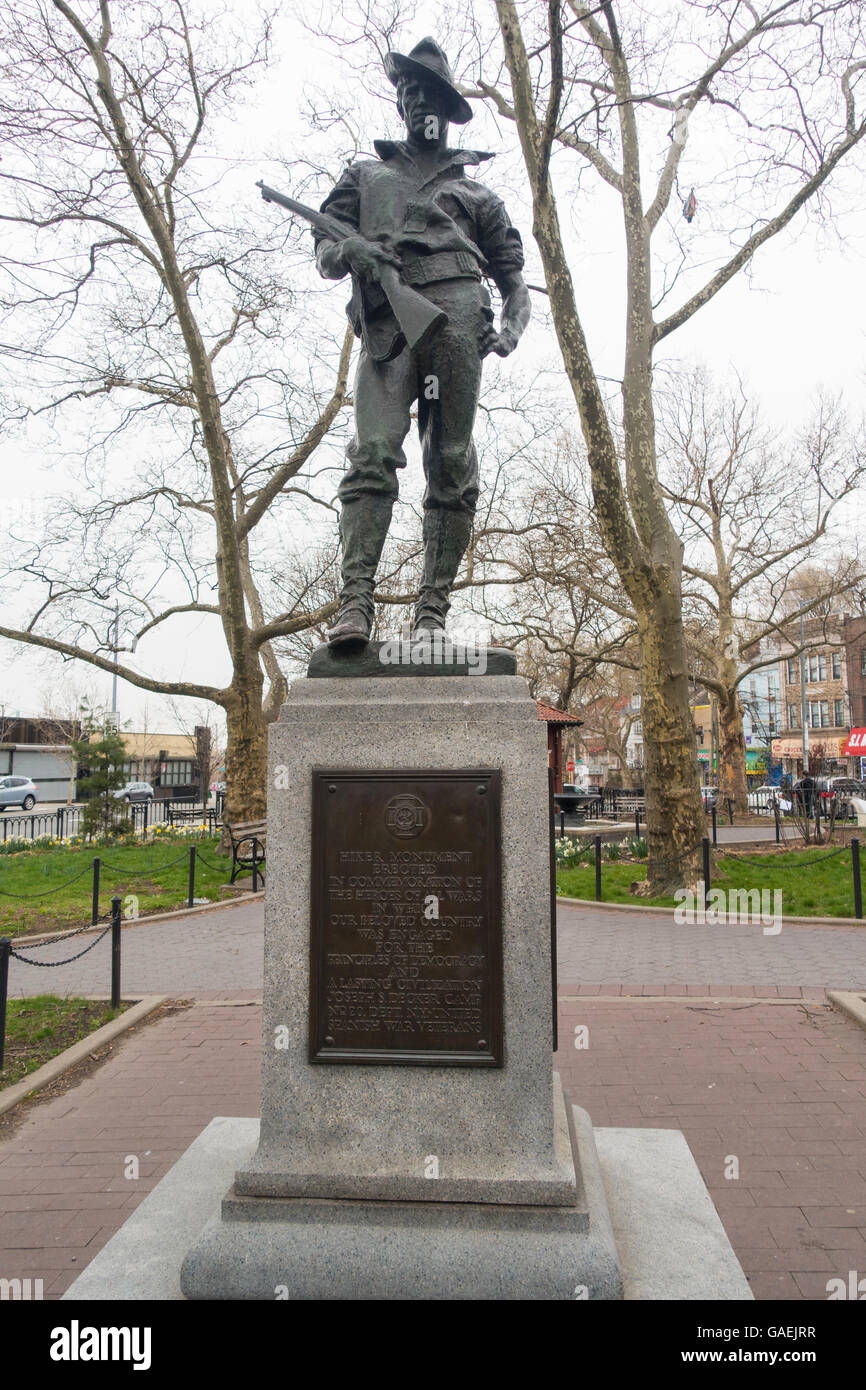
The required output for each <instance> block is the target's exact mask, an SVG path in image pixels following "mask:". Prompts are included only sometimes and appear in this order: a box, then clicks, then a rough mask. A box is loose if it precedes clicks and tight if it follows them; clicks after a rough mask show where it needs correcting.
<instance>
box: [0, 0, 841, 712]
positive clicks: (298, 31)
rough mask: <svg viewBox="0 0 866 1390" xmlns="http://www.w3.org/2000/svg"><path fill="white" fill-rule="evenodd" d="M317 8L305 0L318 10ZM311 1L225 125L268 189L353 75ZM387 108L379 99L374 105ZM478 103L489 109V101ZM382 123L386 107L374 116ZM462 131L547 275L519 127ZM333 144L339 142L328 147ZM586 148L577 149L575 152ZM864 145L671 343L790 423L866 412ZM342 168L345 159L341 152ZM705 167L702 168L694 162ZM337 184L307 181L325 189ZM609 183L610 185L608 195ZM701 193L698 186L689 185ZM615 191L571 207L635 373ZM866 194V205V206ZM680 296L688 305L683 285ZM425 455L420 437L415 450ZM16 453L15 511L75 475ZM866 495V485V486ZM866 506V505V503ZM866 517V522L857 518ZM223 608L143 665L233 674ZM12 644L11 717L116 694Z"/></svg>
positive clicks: (336, 167) (712, 201) (145, 708)
mask: <svg viewBox="0 0 866 1390" xmlns="http://www.w3.org/2000/svg"><path fill="white" fill-rule="evenodd" d="M228 5H229V8H231V9H233V10H234V11H235V12H236V13H238V14H244V13H245V12H246V10H247V6H246V5H245V4H244V3H243V0H228ZM416 9H417V13H416V14H415V15H414V16H408V7H407V24H406V26H405V29H404V33H403V35H402V36H401V46H402V48H403V51H406V50H407V49H408V48H410V47H411V46H412V45H413V44H414V43H415V42H417V40H418V39H420V38H421V37H423V36H424V35H425V34H428V33H429V34H433V35H434V36H436V35H437V34H438V32H439V29H438V15H439V7H438V6H436V5H419V6H418V7H416ZM304 12H305V13H307V12H308V11H307V9H306V7H305V10H304ZM297 13H298V10H297V8H296V7H295V6H293V5H288V6H286V5H284V6H283V10H282V14H281V18H280V20H279V22H278V24H277V28H276V51H277V57H276V59H275V62H274V65H273V67H272V68H271V69H270V70H269V71H268V72H267V73H266V74H265V75H264V76H263V78H262V80H261V84H260V86H259V88H258V89H257V92H256V94H255V96H254V97H253V98H252V99H251V100H249V101H248V104H247V109H246V111H245V112H244V114H243V117H242V119H239V120H234V121H233V122H232V123H231V125H230V126H229V127H227V128H226V130H225V132H224V142H225V143H224V146H223V148H224V149H225V151H226V154H227V155H229V156H230V157H231V159H232V160H233V161H234V162H235V164H236V168H237V175H238V177H237V180H236V183H235V186H236V188H237V189H238V190H242V189H245V188H248V190H249V196H250V198H255V197H257V196H258V195H257V193H256V190H255V189H254V187H253V184H254V180H255V179H256V178H258V177H264V178H265V179H266V180H268V181H271V182H272V181H276V179H277V177H278V176H279V164H278V163H277V162H276V160H275V159H274V158H273V157H272V158H268V157H267V156H268V154H269V153H270V154H271V155H272V156H274V155H276V154H277V152H278V151H279V150H281V149H282V150H285V151H286V152H287V153H289V152H294V151H295V150H296V149H297V148H298V146H299V144H301V142H302V141H303V140H305V139H308V138H309V134H308V131H307V130H306V127H305V126H304V125H303V123H302V122H301V120H300V118H299V114H298V113H299V111H300V110H301V109H302V107H303V105H304V102H305V99H306V98H309V97H310V96H311V92H312V98H311V99H312V100H314V101H315V100H316V97H315V92H316V91H327V90H329V89H330V90H334V88H335V87H337V86H338V85H339V84H342V83H345V81H346V71H347V69H346V62H347V56H349V57H350V56H351V55H347V53H346V50H345V49H341V48H339V47H338V46H337V45H336V44H333V43H329V41H328V40H327V39H325V38H321V37H317V38H313V37H311V36H310V35H309V34H308V33H306V32H305V31H304V29H303V28H302V27H301V25H300V24H299V22H298V20H297V18H296V15H297ZM381 95H382V97H383V98H386V97H388V96H389V95H391V100H390V101H389V102H388V104H384V102H383V104H382V105H381V107H380V108H379V112H380V115H379V119H378V124H376V127H375V128H371V129H370V130H369V132H368V140H367V145H368V148H369V146H370V145H371V143H372V140H373V138H375V137H376V136H378V135H380V134H392V135H396V134H398V132H399V127H398V122H397V118H396V112H395V110H394V106H393V96H392V93H391V89H390V88H389V86H388V83H387V81H385V80H384V79H383V81H382V87H381ZM366 109H368V110H370V111H371V112H376V111H377V107H376V105H375V104H374V103H373V102H372V101H371V103H370V104H369V105H368V107H367V108H366ZM476 109H478V107H477V104H476ZM370 120H371V124H374V123H376V121H377V116H376V115H371V117H370ZM451 136H452V142H453V143H460V144H465V145H470V146H480V147H481V148H485V149H491V150H494V151H496V152H497V158H496V160H494V161H492V162H491V163H490V164H488V165H486V166H484V167H483V169H482V171H481V177H482V179H483V180H484V181H486V182H488V183H490V184H492V186H494V187H495V188H496V189H497V191H498V192H500V193H501V194H502V196H503V197H504V198H505V200H506V202H507V205H508V207H509V211H510V213H511V216H512V220H513V221H514V222H515V223H516V224H517V225H518V227H519V228H520V230H521V232H522V234H523V240H524V244H525V246H526V249H527V262H528V269H527V278H528V279H530V280H533V281H534V282H535V283H540V282H541V281H542V275H541V270H540V265H539V258H538V254H537V251H536V249H535V246H534V243H533V240H532V235H531V222H532V218H531V211H530V209H529V205H528V199H527V197H526V194H525V190H524V188H523V187H522V179H521V170H522V166H521V164H520V160H519V152H518V149H517V141H516V134H515V131H514V128H513V127H512V126H511V125H510V124H509V123H508V122H498V123H497V122H496V121H494V120H493V119H492V117H491V116H490V114H489V112H487V111H486V110H480V109H478V116H477V118H476V119H475V120H474V121H473V122H472V124H471V125H469V126H466V127H463V128H462V129H458V128H453V127H452V131H451ZM322 148H324V146H323V147H322ZM569 158H571V156H569ZM564 159H565V157H564V156H559V157H558V163H557V165H556V170H557V178H558V179H559V180H560V182H559V183H558V184H557V191H558V194H559V197H560V202H561V205H562V203H563V201H567V198H566V199H564V197H563V192H564V190H565V191H566V193H567V181H568V168H569V166H568V165H567V164H566V163H565V162H564ZM863 166H864V154H863V151H862V147H861V148H860V150H859V151H858V152H855V157H854V160H853V161H852V163H851V166H850V168H848V169H847V171H846V172H845V174H844V175H843V177H842V178H841V180H840V181H839V185H838V193H835V192H831V198H830V202H831V205H832V207H833V209H834V212H835V213H836V221H835V224H834V226H833V227H832V228H829V229H828V228H826V227H821V226H819V225H818V224H817V223H816V222H815V220H813V219H805V218H802V219H800V220H798V221H795V223H794V224H793V226H792V228H791V229H790V230H788V231H786V232H784V233H782V234H781V235H780V236H779V237H778V238H775V239H774V240H772V241H771V242H770V243H769V245H768V246H767V247H765V248H764V249H763V250H762V251H761V252H759V254H758V257H757V258H756V260H755V262H754V264H753V268H752V272H751V274H750V275H749V277H748V278H747V277H746V276H744V275H741V276H739V277H737V278H736V279H735V280H734V282H733V283H732V284H730V285H729V286H727V287H726V288H725V289H724V290H723V291H722V292H721V293H720V294H719V295H718V296H717V297H716V299H715V300H714V301H713V302H712V303H711V304H710V305H709V306H707V308H705V309H704V310H703V311H701V313H699V314H698V315H696V316H695V317H694V319H693V320H692V321H691V323H690V324H688V325H687V326H686V327H684V328H683V329H681V330H680V331H679V332H678V333H676V334H675V335H673V336H672V338H671V339H668V340H667V341H666V342H665V344H664V345H663V350H662V353H661V357H662V358H667V357H676V358H678V359H681V360H683V359H685V360H691V361H696V362H702V363H704V364H706V365H707V366H708V367H709V368H710V369H711V370H712V371H713V372H715V373H717V374H719V375H728V374H730V373H732V372H734V371H735V372H736V373H737V374H739V376H741V377H742V378H743V379H744V380H745V381H746V382H747V383H748V387H749V390H750V394H751V395H752V396H753V397H754V399H756V400H757V401H759V402H760V404H761V406H762V408H763V409H764V410H765V412H766V414H767V416H768V418H769V419H771V420H772V421H774V422H775V423H776V424H778V425H779V426H780V427H784V426H786V425H789V424H797V423H800V422H804V419H805V414H806V412H807V410H808V406H809V404H810V402H811V400H813V399H814V396H815V393H816V391H817V389H818V388H820V387H822V386H823V387H825V388H829V389H830V390H831V391H832V392H834V393H836V392H840V393H842V395H843V397H844V399H845V402H846V404H847V406H848V409H849V410H850V412H851V413H852V415H854V416H855V417H857V416H860V415H861V414H862V413H863V409H864V403H866V315H864V313H863V304H864V302H866V210H864V208H863V200H862V196H858V195H856V193H855V191H854V190H856V189H857V188H859V189H861V190H862V186H863V182H862V181H863ZM332 172H333V176H334V177H336V176H337V175H338V174H339V172H340V162H339V158H338V157H337V156H336V155H335V156H334V164H333V170H332ZM693 172H694V171H693ZM326 192H327V184H326V183H325V182H323V183H322V186H321V187H319V188H318V189H315V190H309V191H308V192H307V194H306V196H307V198H308V201H312V198H313V194H314V193H317V194H318V195H319V197H323V196H324V195H325V193H326ZM606 192H607V190H606V191H605V193H606ZM686 192H688V189H686ZM605 193H602V194H601V195H595V196H591V197H590V196H587V197H586V198H582V199H580V200H579V201H578V200H573V201H572V203H571V206H570V207H568V208H567V210H566V215H567V220H568V224H569V236H570V252H571V256H572V264H573V270H574V279H575V284H576V289H577V295H578V302H579V308H580V310H581V313H582V316H583V320H584V323H585V326H586V329H587V333H588V337H589V342H590V346H591V349H592V351H593V354H594V357H595V360H596V365H597V369H598V371H599V373H601V374H602V375H604V376H608V377H610V378H613V379H616V378H618V377H619V375H620V371H621V369H620V361H621V353H622V340H623V339H622V241H621V235H620V227H619V222H618V220H617V216H616V213H617V209H616V205H615V202H614V200H613V198H612V197H607V196H605ZM696 197H697V203H698V207H697V215H696V217H695V220H694V222H693V223H692V224H691V226H689V227H687V225H686V223H685V222H682V223H681V226H680V231H681V233H682V235H683V237H684V238H692V239H695V241H696V243H697V244H698V245H700V238H701V237H702V236H705V235H706V234H707V228H708V226H709V225H710V224H711V223H712V225H713V226H715V227H716V228H718V227H719V226H720V225H722V224H723V222H724V214H725V209H724V206H723V205H721V206H720V204H719V198H718V196H717V192H716V190H715V189H714V185H713V183H712V182H711V183H710V184H709V186H707V187H704V186H703V185H702V184H701V182H700V179H699V178H698V179H697V180H696ZM858 203H859V205H860V206H859V208H858V206H857V205H858ZM331 296H332V300H333V309H334V313H335V314H337V315H339V313H340V312H341V309H342V305H343V304H344V302H345V297H346V296H345V292H344V286H342V285H340V286H335V287H334V288H333V290H332V291H331ZM534 300H535V303H536V311H537V312H536V315H535V319H534V322H533V325H532V326H531V328H530V331H529V332H528V334H527V336H526V339H525V340H524V342H523V343H522V344H521V346H520V349H519V351H518V353H517V354H515V356H514V357H513V358H511V359H510V360H509V362H508V363H507V364H505V365H504V368H503V369H504V370H505V371H506V373H507V372H508V371H512V372H517V373H520V372H525V371H526V370H527V367H528V366H529V365H530V364H534V363H541V362H554V363H555V362H556V361H557V358H556V343H555V339H554V337H553V334H552V331H551V329H550V327H549V324H547V323H546V322H545V321H544V314H543V311H542V312H541V313H539V312H538V310H539V309H540V308H542V305H541V301H540V298H539V296H534ZM674 302H679V301H678V299H676V298H675V300H674ZM410 460H411V461H413V462H412V466H414V467H417V450H416V451H415V452H414V453H412V454H410ZM13 462H14V466H12V467H10V466H9V461H8V460H7V463H6V465H5V467H4V473H3V483H2V502H3V511H4V515H5V516H6V517H7V519H8V518H11V517H20V516H21V515H22V514H26V512H27V511H28V509H29V510H30V511H31V512H32V513H33V515H34V517H35V516H36V515H37V514H38V510H39V507H40V504H41V500H42V498H43V497H44V496H45V495H46V493H47V492H51V491H56V490H58V489H59V488H60V487H62V483H63V478H62V476H58V467H57V462H56V460H55V459H48V460H46V459H45V458H43V457H41V456H40V455H39V454H38V453H37V452H35V451H34V450H30V451H28V449H27V445H26V442H25V443H24V444H23V445H22V446H21V447H20V448H18V446H16V457H15V460H14V461H13ZM861 504H862V498H861ZM861 516H862V513H861ZM852 520H853V524H854V525H857V526H858V529H861V528H862V521H861V519H860V518H859V517H857V516H856V515H854V516H853V518H852ZM10 602H11V596H10V595H9V594H8V593H6V594H4V595H3V607H4V610H5V612H6V614H7V616H9V617H13V616H14V617H18V616H19V615H18V614H14V613H13V611H12V609H11V608H10V606H9V605H10ZM212 623H213V620H210V619H202V618H200V617H198V616H193V617H191V618H190V619H180V620H179V621H178V622H177V623H176V625H174V626H173V627H172V628H171V634H170V635H169V634H167V633H166V634H164V635H163V636H162V637H161V638H160V640H159V643H158V646H157V645H156V644H154V645H153V646H152V647H151V648H150V649H149V651H148V652H145V651H144V650H142V653H141V657H142V665H143V668H144V669H148V666H147V664H146V663H147V661H150V662H151V663H152V666H153V667H154V668H159V669H160V670H161V671H162V672H163V673H164V674H166V675H170V676H172V677H174V678H190V677H197V678H201V679H204V680H214V679H216V680H223V679H225V678H226V675H227V668H226V665H225V663H224V662H223V661H222V659H221V657H220V656H219V655H215V652H216V645H215V644H214V642H213V640H212V634H213V626H212ZM11 658H12V649H11V647H9V646H8V644H5V643H4V644H3V646H2V660H3V682H2V693H0V705H2V706H4V707H5V711H6V713H7V715H8V714H15V713H17V712H19V711H20V712H21V713H22V714H34V713H38V712H39V711H40V709H41V707H42V705H43V703H44V698H45V697H46V695H47V694H49V692H50V691H51V690H52V688H55V689H56V683H57V681H58V680H59V679H66V678H68V677H69V676H70V675H71V676H72V679H73V680H74V681H75V682H76V683H77V685H78V687H79V688H81V689H85V688H86V689H89V690H90V691H91V692H92V693H93V694H94V695H97V696H98V695H100V694H101V695H102V696H103V697H104V698H105V699H106V701H109V700H110V693H111V691H110V687H111V678H110V677H109V676H103V675H102V674H101V673H99V672H96V671H94V670H93V669H92V668H90V669H86V668H83V667H80V668H76V669H75V671H74V673H73V668H72V667H70V666H68V665H67V666H61V665H60V664H59V663H54V662H53V660H52V659H51V658H48V657H45V656H40V655H38V654H36V653H33V652H28V651H25V652H24V653H23V654H22V655H20V656H19V657H18V658H17V659H15V660H14V661H13V660H12V659H11ZM119 704H120V717H121V720H122V721H126V720H131V721H132V723H133V725H135V726H140V725H141V724H142V722H144V720H145V719H146V722H147V724H148V725H149V727H151V728H163V729H166V730H168V729H170V728H173V727H174V726H175V719H174V716H173V714H172V712H171V710H170V709H169V708H168V707H167V705H166V704H165V703H164V702H162V701H161V700H160V697H158V696H153V695H147V694H146V693H145V692H142V691H139V690H137V689H136V688H134V687H132V686H130V685H128V684H126V683H125V682H121V683H120V699H119Z"/></svg>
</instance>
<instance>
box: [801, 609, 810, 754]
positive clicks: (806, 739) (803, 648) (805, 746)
mask: <svg viewBox="0 0 866 1390" xmlns="http://www.w3.org/2000/svg"><path fill="white" fill-rule="evenodd" d="M805 606H806V605H805V604H803V603H801V604H800V718H801V720H802V722H803V776H804V777H806V776H808V772H809V728H808V725H807V722H806V646H805V643H806V637H805V631H806V627H805V623H804V621H803V609H804V608H805Z"/></svg>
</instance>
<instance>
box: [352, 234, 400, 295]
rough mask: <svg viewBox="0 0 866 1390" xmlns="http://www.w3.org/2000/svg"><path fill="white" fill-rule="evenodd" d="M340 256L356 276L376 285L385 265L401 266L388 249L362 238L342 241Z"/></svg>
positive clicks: (355, 237)
mask: <svg viewBox="0 0 866 1390" xmlns="http://www.w3.org/2000/svg"><path fill="white" fill-rule="evenodd" d="M340 255H341V256H342V258H343V260H344V261H345V262H346V265H347V266H348V267H349V269H350V270H351V271H352V272H353V273H354V274H355V275H357V276H359V278H360V279H362V280H369V281H371V282H372V283H373V284H374V285H377V284H378V283H379V271H380V269H381V267H382V266H383V265H393V266H395V267H399V265H400V262H399V260H398V258H397V257H396V256H395V255H394V253H393V252H392V251H389V250H388V249H387V247H385V246H382V245H380V243H379V242H378V241H368V240H367V238H366V237H362V236H349V237H346V238H345V240H344V241H341V242H340Z"/></svg>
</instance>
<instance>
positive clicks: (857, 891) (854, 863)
mask: <svg viewBox="0 0 866 1390" xmlns="http://www.w3.org/2000/svg"><path fill="white" fill-rule="evenodd" d="M851 868H852V871H853V873H854V916H855V917H862V916H863V884H862V883H861V881H860V841H859V839H858V838H857V836H856V835H855V836H854V838H853V839H852V841H851Z"/></svg>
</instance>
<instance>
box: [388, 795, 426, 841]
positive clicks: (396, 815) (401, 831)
mask: <svg viewBox="0 0 866 1390" xmlns="http://www.w3.org/2000/svg"><path fill="white" fill-rule="evenodd" d="M385 824H386V826H387V827H388V830H389V831H390V832H391V834H392V835H396V836H397V838H398V839H400V840H412V839H414V838H415V836H416V835H420V834H421V831H422V830H426V829H427V826H428V825H429V824H430V808H429V806H427V805H426V803H425V802H423V801H422V800H421V798H420V797H418V796H410V794H409V793H408V792H402V793H401V794H400V795H399V796H392V797H391V800H390V801H389V802H387V804H386V806H385Z"/></svg>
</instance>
